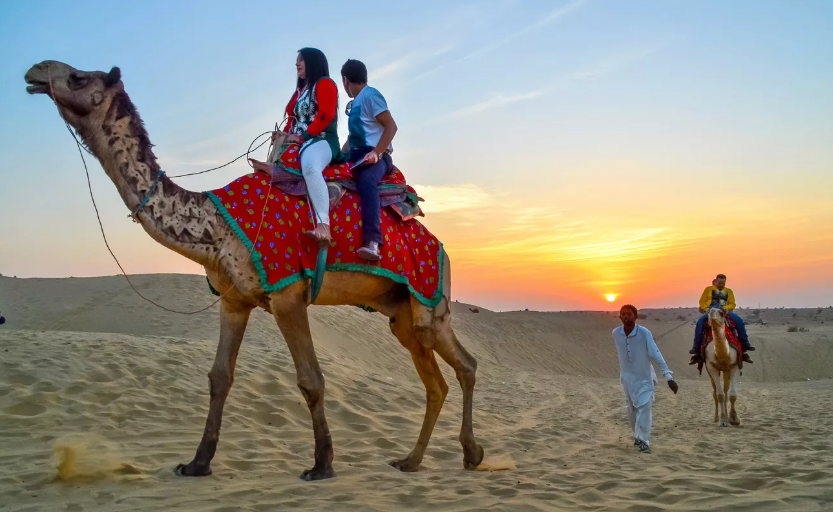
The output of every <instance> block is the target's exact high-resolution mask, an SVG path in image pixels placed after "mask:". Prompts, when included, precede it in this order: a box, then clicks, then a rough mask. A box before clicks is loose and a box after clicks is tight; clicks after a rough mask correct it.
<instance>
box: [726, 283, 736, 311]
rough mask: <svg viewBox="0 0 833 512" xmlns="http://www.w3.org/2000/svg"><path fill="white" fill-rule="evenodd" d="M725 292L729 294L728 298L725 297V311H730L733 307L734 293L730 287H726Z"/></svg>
mask: <svg viewBox="0 0 833 512" xmlns="http://www.w3.org/2000/svg"><path fill="white" fill-rule="evenodd" d="M726 293H727V294H728V295H729V298H728V299H726V311H732V310H734V309H735V294H734V293H733V292H732V289H731V288H726Z"/></svg>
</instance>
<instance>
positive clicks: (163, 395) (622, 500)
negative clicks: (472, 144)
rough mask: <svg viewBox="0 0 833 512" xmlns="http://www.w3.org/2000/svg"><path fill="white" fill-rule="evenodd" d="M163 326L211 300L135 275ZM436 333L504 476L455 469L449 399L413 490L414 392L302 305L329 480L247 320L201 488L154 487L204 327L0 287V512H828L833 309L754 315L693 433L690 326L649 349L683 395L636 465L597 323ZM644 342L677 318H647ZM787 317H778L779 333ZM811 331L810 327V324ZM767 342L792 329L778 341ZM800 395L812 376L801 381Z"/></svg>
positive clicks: (582, 319)
mask: <svg viewBox="0 0 833 512" xmlns="http://www.w3.org/2000/svg"><path fill="white" fill-rule="evenodd" d="M135 282H136V283H137V284H138V286H139V288H140V289H141V290H142V291H143V292H144V293H146V294H147V295H148V296H150V297H151V298H153V299H155V300H159V301H162V302H163V303H165V304H169V305H171V306H175V307H178V308H183V309H188V308H194V309H196V308H198V307H202V306H204V305H206V304H207V303H210V302H211V301H212V300H213V296H211V295H210V294H209V293H208V291H207V287H206V285H205V279H204V278H202V277H199V276H181V275H163V276H136V278H135ZM470 307H471V308H474V306H469V305H465V304H455V305H454V309H455V313H456V316H455V320H454V325H455V329H456V330H457V333H458V335H459V337H460V338H461V340H462V342H463V343H464V344H465V345H466V347H467V348H468V349H469V350H470V351H471V352H472V353H473V354H474V355H475V357H477V359H478V362H479V369H478V384H477V388H476V392H475V434H476V435H477V436H478V438H479V440H480V442H481V443H482V444H483V445H484V447H485V449H486V452H487V461H491V462H495V463H498V464H509V465H511V464H514V465H516V466H517V467H516V469H513V470H510V471H502V472H494V473H489V472H485V473H483V472H466V471H463V470H462V452H461V449H460V446H459V443H458V442H457V434H458V431H459V422H460V411H461V394H460V391H459V387H458V386H457V383H456V380H455V379H454V376H453V374H452V373H451V372H449V371H448V368H446V367H445V366H444V365H442V364H441V366H443V370H444V372H445V374H446V379H447V380H448V382H449V387H450V388H451V391H450V393H449V397H448V399H447V401H446V404H445V407H444V409H443V413H442V414H441V416H440V419H439V422H438V424H437V428H436V430H435V432H434V436H433V438H432V441H431V445H430V447H429V449H428V455H427V457H426V460H425V462H424V463H423V466H422V471H420V472H419V473H416V474H402V473H399V472H397V471H396V470H394V469H392V468H390V467H389V466H387V464H386V463H387V462H388V461H389V460H391V459H393V458H396V457H400V456H402V455H404V454H406V453H408V452H409V451H410V449H411V448H412V446H413V443H414V442H415V441H416V437H417V434H418V432H419V428H420V425H421V420H422V414H423V412H424V391H423V389H422V386H421V384H420V383H419V379H418V378H417V375H416V372H415V370H414V369H413V367H412V365H411V362H410V357H409V356H408V354H407V352H406V351H405V350H404V349H403V348H402V347H400V346H399V344H398V343H397V342H396V340H395V339H394V338H393V337H392V335H391V334H390V332H389V330H388V327H387V321H386V319H385V318H383V317H382V316H381V315H379V314H370V313H366V312H364V311H361V310H359V309H357V308H352V307H339V308H313V309H312V311H311V323H312V330H313V335H314V338H315V343H316V348H317V350H318V354H319V357H320V359H321V364H322V368H323V370H324V373H325V376H326V379H327V414H328V419H329V423H330V428H331V430H332V435H333V439H334V443H335V449H336V460H335V470H336V472H337V473H338V478H337V479H335V480H332V481H327V482H322V483H315V484H309V483H305V482H302V481H300V480H299V479H298V478H297V475H298V474H299V473H300V471H301V470H302V469H305V468H306V467H307V466H308V465H309V464H310V463H311V459H312V433H311V429H310V420H309V414H308V411H307V408H306V406H305V404H304V402H303V398H302V397H301V395H300V392H299V391H298V389H297V388H296V387H295V375H294V368H293V365H292V361H291V358H290V357H289V354H288V352H287V350H286V346H285V344H284V343H283V340H282V338H281V336H280V333H279V332H278V330H277V328H276V327H275V326H274V321H273V320H272V318H271V316H270V315H268V314H267V313H265V312H262V311H258V312H256V313H255V314H253V316H252V321H251V322H250V325H249V329H248V331H247V333H246V338H245V340H244V345H243V349H242V351H241V355H240V359H239V361H238V370H237V374H236V379H235V384H234V388H233V389H232V392H231V396H230V398H229V401H228V403H227V406H226V414H225V416H224V423H223V432H222V436H221V440H220V445H219V449H218V453H217V456H216V458H215V460H214V462H213V464H212V467H213V469H214V475H213V476H211V477H207V478H203V479H182V478H178V477H176V476H175V475H174V474H173V468H174V466H175V465H176V464H177V463H179V462H188V461H189V460H190V459H191V457H192V456H193V453H194V450H195V449H196V446H197V443H198V442H199V439H200V436H201V434H202V429H203V425H204V420H205V414H206V411H207V404H208V392H207V391H208V385H207V377H206V373H207V372H208V369H209V368H210V365H211V362H212V360H213V356H214V348H215V345H216V339H217V332H218V324H219V321H218V318H217V315H216V313H214V312H211V311H209V312H206V313H202V314H199V315H194V316H190V317H183V316H178V315H173V314H169V313H165V312H162V311H159V310H156V309H155V308H153V307H152V306H150V305H148V304H146V303H144V302H142V301H141V300H140V299H139V298H138V297H136V296H135V295H133V294H132V292H131V291H130V290H129V288H128V287H127V285H126V284H125V283H124V280H123V278H121V277H106V278H84V279H81V278H73V279H12V278H0V309H2V311H3V313H4V314H5V315H6V316H7V317H8V319H9V322H8V324H6V325H4V326H3V327H0V510H14V511H36V510H72V511H81V510H96V511H99V510H100V511H121V510H125V511H127V510H130V511H133V510H160V509H172V508H176V509H179V510H194V511H197V510H199V511H203V510H212V511H226V510H228V511H231V510H251V511H261V510H287V509H289V510H293V509H297V510H312V509H323V510H374V511H375V510H378V511H382V510H384V511H390V510H405V509H407V510H433V511H435V510H452V511H468V510H471V511H474V510H521V511H523V510H581V511H585V510H587V511H591V510H633V511H657V510H675V511H684V510H754V511H767V510H772V511H784V510H790V511H793V510H795V511H804V510H806V511H814V510H829V509H831V508H833V490H831V489H833V487H831V484H833V456H831V433H833V427H831V426H830V425H831V424H833V381H831V380H830V379H831V377H833V310H829V309H827V310H821V311H820V312H819V311H818V310H815V309H813V310H795V311H793V310H767V311H763V312H761V313H759V314H758V315H754V314H753V312H752V311H751V310H750V311H743V312H742V315H744V316H745V317H746V316H748V317H749V319H750V320H751V319H753V318H759V317H760V315H763V317H764V318H765V320H766V322H767V325H766V326H762V325H751V326H750V334H751V336H752V337H753V343H755V344H756V345H757V346H758V351H757V352H756V353H755V354H754V357H755V361H756V363H755V364H754V365H751V366H747V367H746V368H745V371H744V375H743V377H742V383H741V385H740V398H739V401H738V410H739V414H740V415H741V419H742V420H743V421H744V426H743V427H742V428H737V429H718V428H717V427H716V426H715V425H714V424H713V423H712V422H711V420H712V412H713V408H712V401H711V400H712V399H711V392H710V386H709V384H708V381H707V379H706V378H705V377H701V376H699V375H697V372H696V370H694V369H693V368H691V367H689V366H688V365H687V364H686V363H687V360H688V356H687V354H686V352H687V350H688V347H689V346H690V339H691V335H692V332H693V325H691V324H690V323H688V324H686V325H685V326H684V327H682V328H680V329H678V330H677V331H674V332H673V333H671V334H669V335H668V336H666V337H664V338H662V340H660V341H659V346H660V348H661V349H662V351H663V353H664V354H665V356H666V359H667V360H668V362H669V364H670V366H671V368H672V370H674V371H675V373H676V375H677V377H678V379H679V381H680V385H681V391H680V394H678V395H676V396H675V395H673V394H671V393H670V392H669V391H667V390H666V389H659V390H658V393H657V403H656V406H655V409H654V411H655V431H654V436H653V443H652V444H653V447H654V453H653V454H652V455H647V456H646V455H641V454H638V453H636V452H634V451H633V450H632V447H631V446H630V442H629V439H630V437H629V432H628V430H627V424H626V417H625V413H624V407H623V404H622V399H621V390H620V388H619V385H618V381H617V375H618V366H617V363H616V356H615V351H614V350H613V347H612V345H611V341H610V330H611V329H612V328H613V327H614V326H616V325H617V324H618V321H617V320H616V318H615V317H614V316H613V315H612V314H611V313H603V312H595V313H592V312H583V313H534V312H512V313H495V312H490V311H487V310H484V309H482V308H480V309H479V310H480V312H479V313H472V312H471V311H470ZM644 313H646V314H647V315H648V319H646V320H644V321H643V322H642V323H643V325H645V326H646V327H648V328H649V329H651V330H652V331H653V332H654V334H655V335H658V334H660V333H663V332H665V331H667V330H669V329H671V328H673V327H676V326H678V325H680V324H681V323H683V321H685V320H689V319H690V320H693V319H694V318H695V316H696V312H695V311H694V310H693V309H689V310H680V309H675V310H657V311H645V312H644ZM793 313H795V317H793ZM822 322H824V323H822ZM787 323H790V324H793V325H798V326H801V327H805V328H808V329H809V332H793V333H789V332H787V325H786V324H787ZM808 379H810V380H809V381H808Z"/></svg>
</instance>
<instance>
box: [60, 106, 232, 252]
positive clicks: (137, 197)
mask: <svg viewBox="0 0 833 512" xmlns="http://www.w3.org/2000/svg"><path fill="white" fill-rule="evenodd" d="M90 121H91V122H95V121H99V120H90ZM85 124H88V123H85ZM99 126H100V129H91V128H92V127H89V126H84V125H82V126H76V129H77V130H78V133H79V135H80V136H81V137H82V139H83V140H84V142H85V143H86V144H87V145H88V146H89V148H90V150H91V151H92V152H93V154H95V156H96V157H98V159H99V161H100V162H101V165H102V167H104V170H105V172H106V173H107V175H108V176H109V177H110V179H112V180H113V183H114V184H115V185H116V188H117V189H118V191H119V194H120V195H121V197H122V200H124V204H125V205H127V207H128V208H129V209H130V211H131V212H132V211H134V210H135V209H136V208H137V207H138V206H139V204H141V201H142V200H143V199H144V198H145V197H146V196H147V194H148V192H149V191H150V190H151V188H152V186H153V182H154V180H156V179H157V176H158V175H159V172H160V169H159V164H158V163H157V162H156V157H155V156H154V154H153V150H152V144H151V143H150V139H149V138H148V134H147V131H146V130H145V127H144V125H143V123H142V120H141V118H140V117H139V113H138V112H137V111H136V108H135V107H134V106H133V103H132V102H131V101H130V98H129V97H128V96H127V93H125V92H124V91H119V92H117V93H116V94H114V95H113V96H112V98H111V103H110V107H109V108H108V109H107V110H106V111H104V114H103V119H100V125H99ZM136 217H137V220H138V221H139V223H140V224H141V225H142V227H143V228H144V229H145V231H147V233H148V234H149V235H150V236H151V237H153V238H154V240H156V241H157V242H159V243H161V244H162V245H164V246H165V247H168V248H169V249H171V250H174V251H176V252H178V253H179V254H182V255H183V256H185V257H187V258H189V259H191V260H193V261H196V262H197V263H200V264H203V265H205V264H207V263H208V260H209V257H210V255H211V254H212V253H213V252H214V248H215V241H216V240H215V237H214V233H215V230H216V228H217V223H218V222H221V218H220V217H219V216H218V212H217V209H216V207H215V206H214V204H213V203H212V202H211V201H210V200H209V198H208V195H207V194H205V193H197V192H191V191H188V190H185V189H183V188H182V187H180V186H178V185H176V184H175V183H174V182H173V181H171V180H170V179H168V177H167V176H164V175H163V176H162V177H161V178H159V180H158V185H157V187H156V190H155V191H154V193H153V194H152V195H151V197H150V198H149V200H148V202H147V204H146V205H145V206H144V207H143V208H142V210H141V211H140V212H139V214H138V215H137V216H136Z"/></svg>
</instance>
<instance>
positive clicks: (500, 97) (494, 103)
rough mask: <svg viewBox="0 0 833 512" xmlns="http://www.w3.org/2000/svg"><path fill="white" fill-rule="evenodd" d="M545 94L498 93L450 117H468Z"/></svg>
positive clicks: (456, 111) (452, 113)
mask: <svg viewBox="0 0 833 512" xmlns="http://www.w3.org/2000/svg"><path fill="white" fill-rule="evenodd" d="M543 93H544V92H543V91H531V92H527V93H524V94H504V93H496V94H494V95H492V97H491V98H489V99H488V100H486V101H481V102H480V103H475V104H474V105H470V106H468V107H464V108H461V109H459V110H455V111H453V112H451V113H450V114H449V115H448V116H449V117H452V118H457V117H465V116H467V115H471V114H476V113H478V112H483V111H484V110H489V109H490V108H497V107H503V106H505V105H510V104H512V103H517V102H519V101H527V100H531V99H533V98H537V97H538V96H541V95H542V94H543Z"/></svg>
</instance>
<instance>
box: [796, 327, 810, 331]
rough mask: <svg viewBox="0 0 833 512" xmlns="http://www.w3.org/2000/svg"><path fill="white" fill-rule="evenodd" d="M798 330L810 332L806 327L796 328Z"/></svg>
mask: <svg viewBox="0 0 833 512" xmlns="http://www.w3.org/2000/svg"><path fill="white" fill-rule="evenodd" d="M798 332H810V329H808V328H807V327H802V328H800V329H799V330H798Z"/></svg>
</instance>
